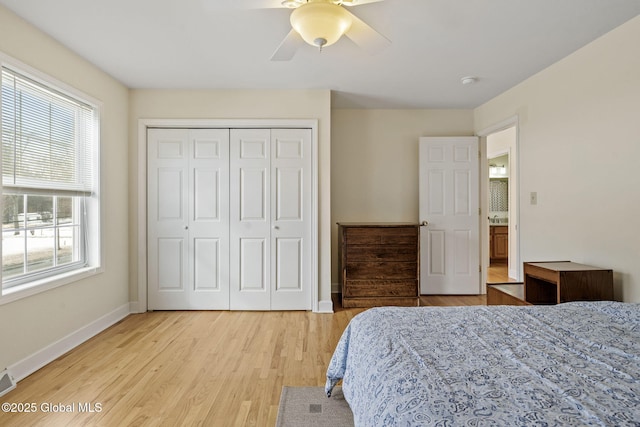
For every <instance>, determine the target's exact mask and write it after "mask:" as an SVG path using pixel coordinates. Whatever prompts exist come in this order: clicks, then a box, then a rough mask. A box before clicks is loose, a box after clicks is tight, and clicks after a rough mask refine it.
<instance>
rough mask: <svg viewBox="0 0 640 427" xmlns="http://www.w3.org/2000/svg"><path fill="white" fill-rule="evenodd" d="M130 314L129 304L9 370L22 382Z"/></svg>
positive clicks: (15, 364) (26, 358)
mask: <svg viewBox="0 0 640 427" xmlns="http://www.w3.org/2000/svg"><path fill="white" fill-rule="evenodd" d="M129 314H130V311H129V303H126V304H123V305H121V306H120V307H118V308H116V309H115V310H113V311H112V312H111V313H107V314H105V315H104V316H102V317H100V318H98V319H96V320H94V321H93V322H91V323H89V324H87V325H85V326H83V327H81V328H80V329H78V330H77V331H75V332H72V333H70V334H69V335H67V336H66V337H64V338H61V339H59V340H58V341H56V342H54V343H52V344H49V345H48V346H46V347H45V348H43V349H41V350H38V351H37V352H35V353H33V354H32V355H30V356H27V357H25V358H24V359H22V360H21V361H19V362H17V363H14V364H13V365H11V366H9V367H8V368H7V369H9V370H10V371H11V372H12V373H13V376H14V378H15V380H16V381H21V380H23V379H24V378H26V377H27V376H29V375H31V374H32V373H34V372H35V371H37V370H38V369H40V368H42V367H43V366H45V365H47V364H49V363H51V362H53V361H54V360H56V359H57V358H58V357H60V356H62V355H63V354H65V353H67V352H68V351H69V350H72V349H74V348H75V347H77V346H79V345H80V344H82V343H83V342H85V341H87V340H88V339H90V338H93V337H94V336H96V335H98V334H99V333H100V332H102V331H104V330H105V329H107V328H109V327H110V326H113V325H114V324H116V323H118V322H119V321H120V320H122V319H124V318H125V317H127V316H128V315H129Z"/></svg>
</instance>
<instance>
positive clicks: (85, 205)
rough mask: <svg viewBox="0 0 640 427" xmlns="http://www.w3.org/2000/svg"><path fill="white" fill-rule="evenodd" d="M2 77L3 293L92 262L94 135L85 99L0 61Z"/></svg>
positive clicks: (94, 115)
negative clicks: (0, 63) (3, 64)
mask: <svg viewBox="0 0 640 427" xmlns="http://www.w3.org/2000/svg"><path fill="white" fill-rule="evenodd" d="M1 80H2V98H1V104H0V106H1V110H2V115H1V124H2V205H1V206H2V293H3V294H5V293H7V292H10V291H11V290H15V289H18V288H20V289H22V288H25V287H29V286H33V285H35V284H41V283H47V281H50V280H55V279H56V278H58V277H59V276H60V275H64V274H69V273H70V272H74V271H81V270H84V269H86V268H90V267H96V266H97V265H98V264H99V261H98V260H99V254H98V253H97V252H98V248H99V243H98V241H99V238H100V233H99V225H98V224H99V215H98V212H99V208H98V207H99V199H98V194H99V192H98V189H99V185H98V183H99V180H98V177H99V174H98V167H97V165H98V161H97V159H98V151H99V147H98V134H99V132H98V110H97V108H96V107H95V106H93V105H92V104H91V103H90V102H87V101H85V100H83V99H80V98H79V97H75V96H73V95H69V94H68V92H67V91H64V90H61V89H58V88H56V87H54V86H52V85H50V84H49V83H43V82H42V80H40V79H35V78H32V77H29V76H27V75H26V74H25V73H21V72H19V71H17V70H15V69H13V68H9V67H5V66H3V67H2V77H1ZM96 226H97V228H96ZM96 230H98V232H96Z"/></svg>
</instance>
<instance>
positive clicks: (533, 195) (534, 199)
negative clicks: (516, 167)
mask: <svg viewBox="0 0 640 427" xmlns="http://www.w3.org/2000/svg"><path fill="white" fill-rule="evenodd" d="M529 203H531V204H532V205H537V204H538V192H537V191H532V192H531V193H529Z"/></svg>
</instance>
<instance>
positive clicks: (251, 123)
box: [132, 119, 320, 313]
mask: <svg viewBox="0 0 640 427" xmlns="http://www.w3.org/2000/svg"><path fill="white" fill-rule="evenodd" d="M148 128H186V129H197V128H244V129H252V128H254V129H255V128H289V129H311V191H312V194H311V254H310V256H311V259H310V261H311V309H312V311H313V312H319V304H320V301H319V300H320V294H319V289H318V208H319V206H318V120H317V119H139V120H138V176H137V182H138V217H137V225H138V236H137V237H138V252H137V254H136V258H137V264H138V287H137V288H138V289H137V290H138V292H137V294H138V302H137V307H136V310H132V312H133V311H135V312H138V313H142V312H145V311H147V310H148V307H149V306H148V298H147V287H148V277H147V129H148Z"/></svg>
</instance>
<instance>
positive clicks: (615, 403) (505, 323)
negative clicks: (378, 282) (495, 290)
mask: <svg viewBox="0 0 640 427" xmlns="http://www.w3.org/2000/svg"><path fill="white" fill-rule="evenodd" d="M340 379H342V381H343V384H342V390H343V392H344V396H345V398H346V400H347V401H348V402H349V405H350V406H351V409H352V411H353V416H354V422H355V425H356V426H367V427H373V426H394V427H400V426H423V425H424V426H426V425H433V426H530V425H536V426H558V425H562V426H586V425H600V426H640V304H625V303H618V302H576V303H565V304H560V305H556V306H528V307H509V306H488V307H487V306H473V307H415V308H398V307H383V308H373V309H370V310H367V311H365V312H362V313H360V314H358V315H357V316H355V317H354V318H353V319H352V320H351V322H350V323H349V325H348V326H347V328H346V329H345V331H344V333H343V335H342V338H341V339H340V341H339V343H338V346H337V348H336V350H335V352H334V354H333V357H332V359H331V362H330V364H329V368H328V370H327V385H326V391H327V394H328V395H330V394H331V390H332V389H333V387H334V386H335V385H336V383H337V382H338V381H339V380H340Z"/></svg>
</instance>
